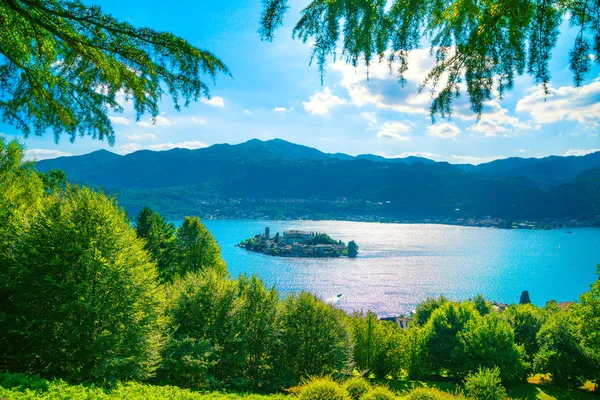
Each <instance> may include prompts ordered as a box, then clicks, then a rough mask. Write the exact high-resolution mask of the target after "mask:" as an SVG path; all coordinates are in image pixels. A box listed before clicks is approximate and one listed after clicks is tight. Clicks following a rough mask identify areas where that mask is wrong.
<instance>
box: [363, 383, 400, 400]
mask: <svg viewBox="0 0 600 400" xmlns="http://www.w3.org/2000/svg"><path fill="white" fill-rule="evenodd" d="M397 398H398V397H396V395H395V394H394V393H393V392H392V391H391V390H389V389H388V388H385V387H382V386H378V387H376V388H373V389H372V390H370V391H369V392H368V393H367V394H365V395H364V396H363V397H361V400H395V399H397Z"/></svg>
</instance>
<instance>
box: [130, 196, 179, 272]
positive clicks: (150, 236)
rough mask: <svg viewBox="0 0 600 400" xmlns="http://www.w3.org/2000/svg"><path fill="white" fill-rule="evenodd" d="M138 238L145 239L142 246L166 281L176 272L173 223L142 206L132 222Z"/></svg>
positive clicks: (175, 240)
mask: <svg viewBox="0 0 600 400" xmlns="http://www.w3.org/2000/svg"><path fill="white" fill-rule="evenodd" d="M134 226H135V230H136V232H137V235H138V237H139V238H141V239H143V240H145V245H144V248H145V249H146V251H148V253H149V254H150V255H151V256H152V259H153V260H154V261H155V262H156V266H157V268H158V274H159V278H160V280H161V281H162V282H168V281H170V280H171V279H173V277H174V276H175V274H176V272H177V265H178V260H177V254H178V253H177V237H176V235H175V232H176V230H175V225H173V223H167V221H165V219H164V218H163V217H162V216H161V215H160V214H159V213H157V212H156V211H152V209H150V208H149V207H144V208H142V210H141V211H140V212H139V214H138V215H137V217H136V218H135V222H134Z"/></svg>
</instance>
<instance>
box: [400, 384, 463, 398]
mask: <svg viewBox="0 0 600 400" xmlns="http://www.w3.org/2000/svg"><path fill="white" fill-rule="evenodd" d="M461 398H462V397H461V396H455V395H453V394H451V393H448V392H442V391H441V390H439V389H434V388H427V387H420V388H415V389H413V390H411V391H410V392H408V393H407V395H406V396H405V397H404V400H455V399H461Z"/></svg>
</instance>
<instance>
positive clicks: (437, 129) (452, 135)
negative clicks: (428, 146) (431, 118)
mask: <svg viewBox="0 0 600 400" xmlns="http://www.w3.org/2000/svg"><path fill="white" fill-rule="evenodd" d="M427 133H429V134H430V135H431V136H437V137H439V138H442V139H456V137H457V136H458V134H459V133H460V129H459V128H458V126H456V125H454V124H451V123H448V122H445V123H443V124H438V125H429V126H428V127H427Z"/></svg>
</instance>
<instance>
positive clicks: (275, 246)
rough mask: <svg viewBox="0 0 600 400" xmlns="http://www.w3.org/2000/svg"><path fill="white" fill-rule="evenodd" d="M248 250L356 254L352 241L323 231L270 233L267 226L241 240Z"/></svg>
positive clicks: (300, 254) (281, 253)
mask: <svg viewBox="0 0 600 400" xmlns="http://www.w3.org/2000/svg"><path fill="white" fill-rule="evenodd" d="M238 246H239V247H242V248H244V249H246V250H248V251H254V252H256V253H263V254H267V255H271V256H281V257H350V258H354V257H356V256H357V255H358V246H357V245H356V243H355V242H354V241H350V242H348V245H346V244H345V243H344V242H342V241H341V240H335V239H332V238H331V237H329V235H327V234H325V233H316V232H306V231H299V230H288V231H283V234H279V232H277V233H276V234H275V235H271V232H270V230H269V227H266V228H265V232H264V233H262V234H258V235H255V236H253V237H251V238H248V239H246V240H243V241H242V242H241V243H240V244H239V245H238Z"/></svg>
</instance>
